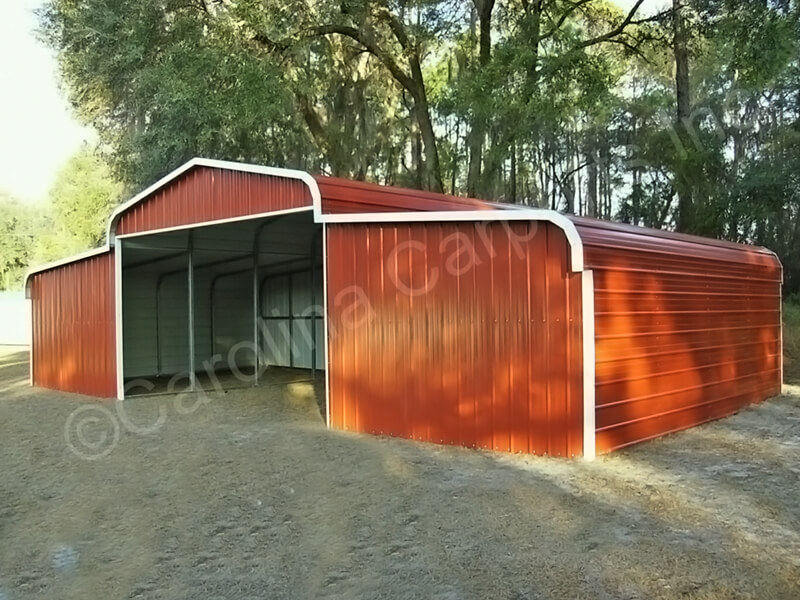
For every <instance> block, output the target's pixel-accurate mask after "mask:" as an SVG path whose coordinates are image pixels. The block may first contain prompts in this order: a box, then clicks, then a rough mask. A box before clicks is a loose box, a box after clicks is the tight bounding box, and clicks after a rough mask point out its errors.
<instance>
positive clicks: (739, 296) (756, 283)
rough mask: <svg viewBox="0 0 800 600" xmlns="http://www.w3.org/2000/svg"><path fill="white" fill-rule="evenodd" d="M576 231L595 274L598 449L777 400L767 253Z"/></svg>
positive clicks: (776, 269)
mask: <svg viewBox="0 0 800 600" xmlns="http://www.w3.org/2000/svg"><path fill="white" fill-rule="evenodd" d="M576 225H577V226H578V230H579V232H580V234H581V237H582V239H583V241H584V246H585V255H586V267H587V268H589V269H592V270H594V281H595V327H596V369H597V374H596V377H597V379H596V381H597V399H596V402H597V414H596V418H597V424H596V425H597V450H598V451H599V452H603V451H610V450H614V449H617V448H620V447H623V446H627V445H630V444H634V443H636V442H640V441H643V440H647V439H650V438H653V437H656V436H659V435H664V434H665V433H669V432H672V431H677V430H680V429H685V428H687V427H692V426H694V425H697V424H700V423H703V422H706V421H709V420H712V419H717V418H720V417H724V416H727V415H729V414H732V413H734V412H736V411H737V410H739V409H741V408H742V407H744V406H746V405H747V404H750V403H753V402H758V401H761V400H764V399H765V398H768V397H769V396H772V395H775V394H778V393H780V388H781V381H780V365H781V362H780V361H781V348H780V327H781V325H780V301H781V297H780V294H781V267H780V264H779V262H778V261H777V259H776V258H775V257H774V255H772V254H771V253H769V252H767V251H764V250H762V249H758V248H751V247H748V246H740V245H735V244H729V243H726V242H718V241H714V240H704V239H702V238H692V237H688V236H679V235H671V234H668V233H664V232H651V231H648V230H644V229H636V228H631V227H624V226H619V225H611V224H604V223H601V222H595V221H589V220H583V219H576Z"/></svg>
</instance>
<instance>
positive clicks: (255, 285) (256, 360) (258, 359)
mask: <svg viewBox="0 0 800 600" xmlns="http://www.w3.org/2000/svg"><path fill="white" fill-rule="evenodd" d="M260 233H261V227H259V228H258V230H256V235H255V238H254V239H253V344H254V346H253V352H254V354H255V355H254V356H253V385H254V386H258V370H259V368H260V367H261V365H260V362H261V356H260V355H261V352H260V349H259V342H260V336H259V334H258V315H259V313H260V312H261V310H260V309H259V303H260V300H259V297H258V292H259V289H258V238H259V237H260V236H259V234H260Z"/></svg>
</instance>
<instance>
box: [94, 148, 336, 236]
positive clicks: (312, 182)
mask: <svg viewBox="0 0 800 600" xmlns="http://www.w3.org/2000/svg"><path fill="white" fill-rule="evenodd" d="M194 167H209V168H212V169H224V170H227V171H239V172H242V173H254V174H257V175H270V176H272V177H283V178H285V179H297V180H300V181H302V182H303V183H305V184H306V185H307V186H308V189H309V191H310V192H311V203H312V206H313V208H314V215H315V216H316V215H317V214H319V213H321V210H322V196H321V195H320V192H319V186H318V185H317V180H316V179H314V178H313V177H312V176H311V175H310V174H309V173H306V172H305V171H298V170H295V169H280V168H277V167H264V166H262V165H254V164H249V163H238V162H233V161H228V160H212V159H210V158H199V157H198V158H193V159H192V160H190V161H189V162H187V163H186V164H184V165H181V166H180V167H178V168H177V169H175V170H174V171H172V172H171V173H168V174H167V175H165V176H164V177H162V178H161V179H159V180H158V181H156V182H155V183H154V184H153V185H151V186H150V187H148V188H147V189H145V190H143V191H141V192H139V193H138V194H136V195H135V196H134V197H133V198H131V199H130V200H128V201H127V202H125V203H124V204H122V205H120V206H118V207H117V208H116V210H115V211H114V212H113V213H111V218H110V219H109V221H108V233H107V237H106V239H107V240H108V242H107V245H109V246H113V245H114V239H115V237H116V228H117V222H118V221H119V219H120V217H121V216H122V214H123V213H124V212H126V211H127V210H128V209H130V208H132V207H133V206H135V205H136V204H138V203H139V202H141V201H142V200H144V199H145V198H147V197H148V196H150V195H151V194H153V193H154V192H156V191H158V190H159V189H160V188H162V187H164V186H165V185H167V184H168V183H170V182H171V181H173V180H175V179H177V178H178V177H180V176H181V175H183V174H184V173H185V172H186V171H188V170H189V169H192V168H194Z"/></svg>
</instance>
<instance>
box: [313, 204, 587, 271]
mask: <svg viewBox="0 0 800 600" xmlns="http://www.w3.org/2000/svg"><path fill="white" fill-rule="evenodd" d="M314 217H315V219H318V222H321V223H430V222H459V221H461V222H469V221H476V222H488V221H546V222H548V223H552V224H553V225H555V226H556V227H558V228H559V229H561V230H562V231H563V232H564V235H565V236H566V237H567V242H568V243H569V247H570V267H571V270H572V272H574V273H579V272H581V271H583V268H584V266H583V241H582V240H581V236H580V234H579V233H578V230H577V228H576V227H575V224H574V223H573V222H572V221H570V220H569V219H568V218H567V217H565V216H564V215H562V214H561V213H558V212H556V211H554V210H545V209H538V208H528V209H520V210H463V211H431V212H424V211H420V212H391V213H389V212H386V213H344V214H325V215H322V214H320V215H319V217H317V215H316V213H315V215H314Z"/></svg>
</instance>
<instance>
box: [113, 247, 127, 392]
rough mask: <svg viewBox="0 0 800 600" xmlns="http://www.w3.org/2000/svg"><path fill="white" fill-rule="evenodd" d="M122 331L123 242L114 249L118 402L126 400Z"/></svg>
mask: <svg viewBox="0 0 800 600" xmlns="http://www.w3.org/2000/svg"><path fill="white" fill-rule="evenodd" d="M122 330H123V326H122V242H120V243H119V244H118V245H117V247H116V248H114V340H115V346H116V348H115V350H116V351H115V360H116V364H117V400H125V356H124V353H123V345H122V334H123V331H122Z"/></svg>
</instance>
